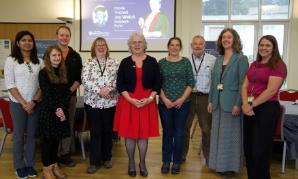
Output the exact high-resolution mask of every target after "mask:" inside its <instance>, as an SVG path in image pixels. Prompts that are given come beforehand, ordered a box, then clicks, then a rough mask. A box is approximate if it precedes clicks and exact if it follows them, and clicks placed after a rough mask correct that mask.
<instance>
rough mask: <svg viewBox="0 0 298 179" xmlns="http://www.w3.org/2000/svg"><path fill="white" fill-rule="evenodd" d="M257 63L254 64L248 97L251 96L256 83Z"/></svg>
mask: <svg viewBox="0 0 298 179" xmlns="http://www.w3.org/2000/svg"><path fill="white" fill-rule="evenodd" d="M257 68H258V66H257V62H256V63H255V70H254V73H253V78H252V87H251V93H250V95H251V96H253V94H254V88H255V83H256V79H257Z"/></svg>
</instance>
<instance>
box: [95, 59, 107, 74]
mask: <svg viewBox="0 0 298 179" xmlns="http://www.w3.org/2000/svg"><path fill="white" fill-rule="evenodd" d="M96 61H97V64H98V66H99V69H100V74H101V76H103V74H104V72H105V70H106V66H107V59H105V63H104V67H103V69H102V68H101V65H100V63H99V60H98V58H96Z"/></svg>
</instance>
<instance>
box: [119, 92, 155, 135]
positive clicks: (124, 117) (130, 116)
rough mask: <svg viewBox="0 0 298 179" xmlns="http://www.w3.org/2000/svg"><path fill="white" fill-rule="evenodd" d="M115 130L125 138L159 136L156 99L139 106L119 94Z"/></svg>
mask: <svg viewBox="0 0 298 179" xmlns="http://www.w3.org/2000/svg"><path fill="white" fill-rule="evenodd" d="M114 131H118V135H119V136H121V137H124V138H135V139H138V138H145V139H147V138H149V137H158V136H159V128H158V112H157V105H156V100H153V101H152V102H151V103H149V104H148V105H146V106H144V107H141V108H137V107H135V106H134V105H132V104H131V103H129V102H128V101H127V100H126V99H125V98H124V97H123V96H121V95H120V96H119V98H118V103H117V106H116V113H115V119H114Z"/></svg>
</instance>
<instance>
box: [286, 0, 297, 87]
mask: <svg viewBox="0 0 298 179" xmlns="http://www.w3.org/2000/svg"><path fill="white" fill-rule="evenodd" d="M292 3H293V9H292V12H293V16H292V19H291V22H290V28H289V30H290V33H289V51H288V53H289V54H288V57H289V60H288V66H287V68H288V77H287V85H288V88H289V89H298V78H297V75H298V74H297V73H296V72H298V1H297V0H295V1H294V0H293V1H292Z"/></svg>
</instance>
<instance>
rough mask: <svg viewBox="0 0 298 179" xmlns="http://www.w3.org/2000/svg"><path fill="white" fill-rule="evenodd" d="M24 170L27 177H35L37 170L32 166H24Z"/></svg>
mask: <svg viewBox="0 0 298 179" xmlns="http://www.w3.org/2000/svg"><path fill="white" fill-rule="evenodd" d="M26 170H27V176H28V177H29V178H34V177H37V172H36V170H35V169H34V168H33V167H26Z"/></svg>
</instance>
